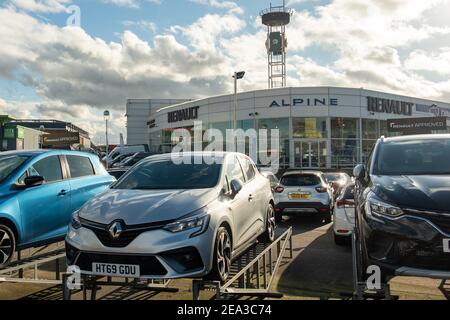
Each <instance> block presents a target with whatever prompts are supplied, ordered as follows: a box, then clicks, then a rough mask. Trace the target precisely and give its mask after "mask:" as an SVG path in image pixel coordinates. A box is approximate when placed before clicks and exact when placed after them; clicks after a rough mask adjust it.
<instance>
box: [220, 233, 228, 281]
mask: <svg viewBox="0 0 450 320" xmlns="http://www.w3.org/2000/svg"><path fill="white" fill-rule="evenodd" d="M230 267H231V241H230V237H229V235H228V233H227V232H226V231H225V230H223V231H222V232H221V233H220V235H219V239H218V240H217V269H218V271H219V275H220V278H221V279H222V280H223V281H225V280H226V279H227V278H228V275H229V273H230Z"/></svg>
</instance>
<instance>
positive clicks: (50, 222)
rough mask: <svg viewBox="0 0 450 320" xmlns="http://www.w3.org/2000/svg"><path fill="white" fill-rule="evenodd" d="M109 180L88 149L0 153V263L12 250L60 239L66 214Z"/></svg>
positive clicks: (107, 185)
mask: <svg viewBox="0 0 450 320" xmlns="http://www.w3.org/2000/svg"><path fill="white" fill-rule="evenodd" d="M114 181H115V178H114V177H112V176H110V175H109V174H108V172H107V171H106V170H105V168H104V167H103V165H102V164H101V163H100V160H99V158H98V157H97V156H96V155H93V154H89V153H83V152H75V151H63V150H49V151H47V150H37V151H12V152H2V153H0V267H4V266H6V265H7V264H8V262H9V261H10V260H11V258H12V256H13V255H14V252H15V251H16V250H20V249H25V248H29V247H36V246H40V245H45V244H48V243H51V242H55V241H58V240H62V239H64V236H65V235H66V233H67V227H68V225H69V223H70V221H71V218H72V214H73V213H74V212H75V211H77V210H78V209H79V208H80V207H81V206H83V205H84V203H85V202H86V201H88V200H89V199H90V198H92V197H93V196H95V195H97V194H99V193H101V192H103V191H104V190H106V189H108V187H109V186H110V185H111V184H112V183H113V182H114Z"/></svg>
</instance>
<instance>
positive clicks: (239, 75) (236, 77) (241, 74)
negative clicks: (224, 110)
mask: <svg viewBox="0 0 450 320" xmlns="http://www.w3.org/2000/svg"><path fill="white" fill-rule="evenodd" d="M244 76H245V71H239V72H235V73H234V75H233V78H234V116H233V129H234V130H236V129H237V81H238V80H240V79H242V78H244Z"/></svg>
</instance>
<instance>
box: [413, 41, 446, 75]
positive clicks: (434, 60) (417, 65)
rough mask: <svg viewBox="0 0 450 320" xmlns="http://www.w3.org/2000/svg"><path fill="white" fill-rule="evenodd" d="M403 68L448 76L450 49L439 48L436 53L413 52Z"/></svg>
mask: <svg viewBox="0 0 450 320" xmlns="http://www.w3.org/2000/svg"><path fill="white" fill-rule="evenodd" d="M405 67H406V68H407V69H409V70H414V71H431V72H436V73H438V74H442V75H450V47H443V48H440V49H439V50H438V51H437V52H426V51H425V50H415V51H413V52H411V53H410V55H409V56H408V58H407V59H406V61H405Z"/></svg>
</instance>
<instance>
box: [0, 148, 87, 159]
mask: <svg viewBox="0 0 450 320" xmlns="http://www.w3.org/2000/svg"><path fill="white" fill-rule="evenodd" d="M47 153H48V154H67V155H71V154H72V155H84V156H96V155H95V154H92V153H89V152H84V151H72V150H57V149H46V150H43V149H38V150H12V151H4V152H2V153H1V155H2V156H9V155H22V156H29V157H35V156H39V155H42V154H47Z"/></svg>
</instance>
